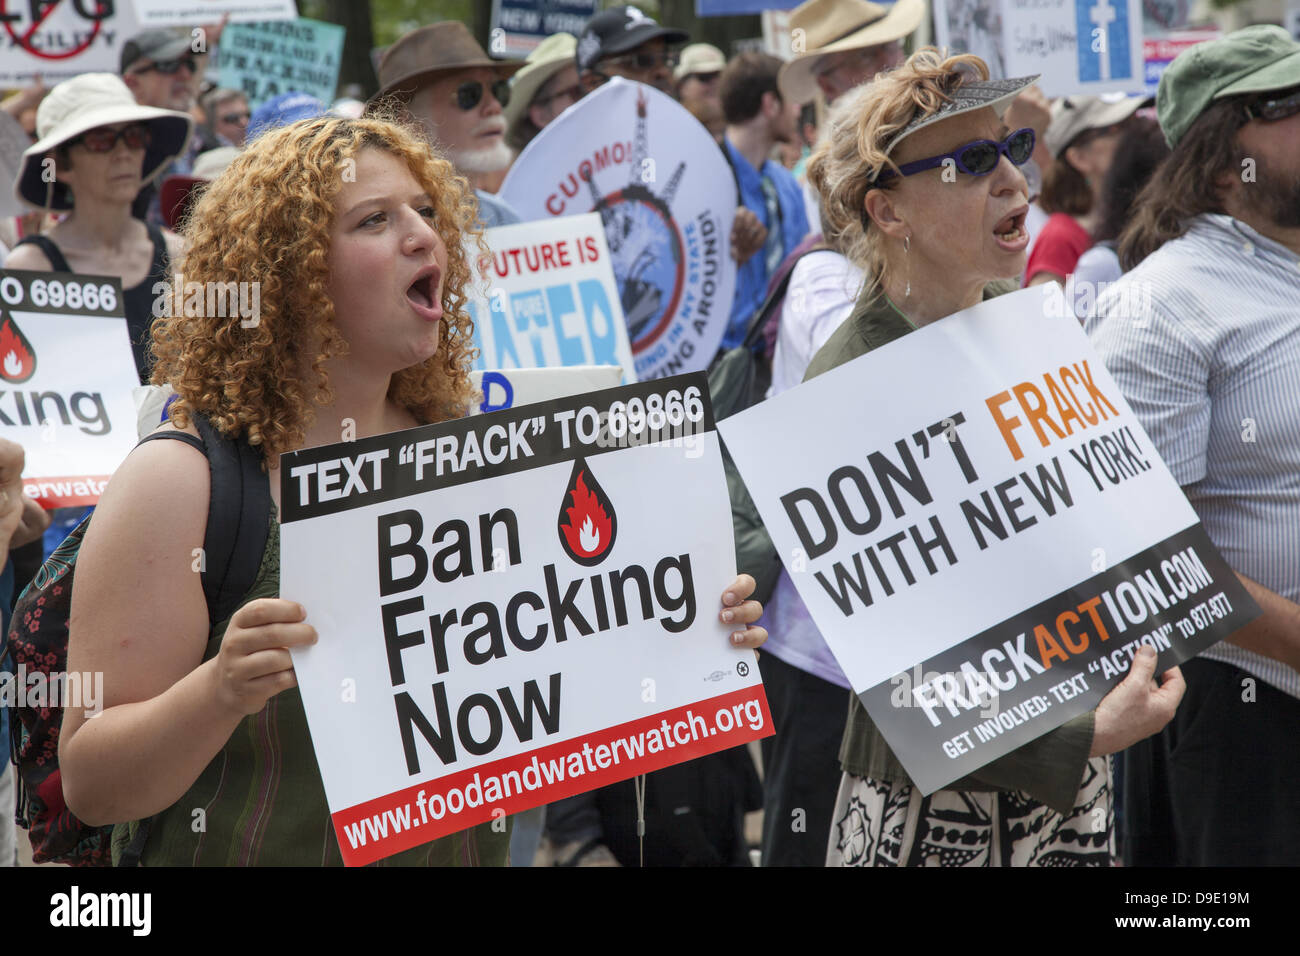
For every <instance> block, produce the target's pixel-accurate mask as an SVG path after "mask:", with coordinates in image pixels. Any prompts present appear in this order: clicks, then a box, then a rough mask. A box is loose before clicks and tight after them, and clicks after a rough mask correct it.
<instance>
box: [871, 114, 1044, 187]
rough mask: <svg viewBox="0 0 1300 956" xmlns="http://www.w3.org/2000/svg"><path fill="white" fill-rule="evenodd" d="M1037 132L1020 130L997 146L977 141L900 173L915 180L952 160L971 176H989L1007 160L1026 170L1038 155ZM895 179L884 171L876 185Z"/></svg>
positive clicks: (910, 165) (909, 165) (901, 168)
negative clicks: (1036, 148)
mask: <svg viewBox="0 0 1300 956" xmlns="http://www.w3.org/2000/svg"><path fill="white" fill-rule="evenodd" d="M1035 142H1036V139H1035V137H1034V131H1033V130H1032V129H1030V128H1029V127H1025V128H1024V129H1018V130H1016V131H1015V132H1014V133H1010V134H1008V136H1007V138H1006V139H1004V140H1002V142H1000V143H999V142H995V141H994V140H991V139H977V140H975V142H973V143H966V144H965V145H963V146H958V147H957V148H956V149H954V150H953V151H952V152H951V153H944V154H943V155H942V156H931V157H930V158H929V159H918V160H917V161H916V162H914V163H905V164H903V165H902V166H899V167H898V173H899V175H902V176H911V175H913V174H915V173H921V172H924V171H925V170H927V169H934V168H935V167H936V166H942V165H943V164H944V163H945V162H947V161H948V160H950V159H951V160H952V161H953V163H955V164H956V166H957V168H958V169H959V170H961V171H962V172H963V173H966V174H967V175H969V176H987V175H988V174H989V173H991V172H993V170H994V169H996V168H997V165H998V160H999V159H1000V158H1001V157H1002V156H1005V157H1006V158H1007V159H1009V160H1011V162H1013V163H1015V164H1016V165H1017V166H1023V165H1024V164H1025V163H1027V162H1029V157H1030V156H1032V155H1033V153H1034V143H1035ZM893 175H894V171H893V170H892V169H885V170H882V171H881V173H880V175H879V176H877V177H876V178H875V180H874V182H873V185H875V184H876V183H881V182H884V181H885V180H886V179H889V178H890V177H891V176H893Z"/></svg>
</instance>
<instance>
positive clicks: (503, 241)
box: [469, 213, 637, 382]
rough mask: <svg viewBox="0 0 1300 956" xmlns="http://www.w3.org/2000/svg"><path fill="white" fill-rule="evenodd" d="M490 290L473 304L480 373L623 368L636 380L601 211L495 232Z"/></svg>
mask: <svg viewBox="0 0 1300 956" xmlns="http://www.w3.org/2000/svg"><path fill="white" fill-rule="evenodd" d="M484 238H485V240H486V241H487V244H488V248H489V249H490V250H491V251H492V255H491V258H490V261H489V264H488V266H487V268H486V269H484V275H485V276H486V278H487V285H486V286H485V287H484V288H483V289H481V291H482V292H484V293H485V295H484V296H482V297H481V298H474V299H471V300H470V302H469V309H470V317H471V318H472V319H473V320H474V344H475V345H477V346H478V348H479V355H478V359H477V360H476V362H475V368H480V369H481V368H490V369H508V368H545V367H548V366H556V365H621V366H622V367H623V370H624V372H625V374H626V375H627V381H628V382H635V381H636V380H637V375H636V367H635V365H633V362H632V349H631V346H630V345H629V344H628V340H627V327H626V325H624V322H623V306H622V304H621V303H620V302H619V292H618V286H617V285H616V284H615V282H614V273H613V270H612V269H611V267H610V258H609V249H608V248H607V247H606V245H605V232H604V230H603V229H602V228H601V222H600V217H599V216H597V215H596V214H595V213H591V214H589V215H585V216H568V217H565V218H563V219H543V220H540V221H538V222H526V223H522V224H521V225H516V226H499V227H497V228H496V229H489V230H487V233H486V234H485V236H484Z"/></svg>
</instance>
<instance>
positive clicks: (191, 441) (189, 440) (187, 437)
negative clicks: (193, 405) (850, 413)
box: [135, 431, 208, 458]
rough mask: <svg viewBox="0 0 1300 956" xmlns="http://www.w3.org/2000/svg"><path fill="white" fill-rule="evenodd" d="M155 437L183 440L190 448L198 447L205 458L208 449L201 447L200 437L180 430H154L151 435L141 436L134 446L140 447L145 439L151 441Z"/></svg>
mask: <svg viewBox="0 0 1300 956" xmlns="http://www.w3.org/2000/svg"><path fill="white" fill-rule="evenodd" d="M157 438H172V439H175V440H176V441H183V442H185V444H187V445H189V446H190V447H192V448H197V449H198V450H199V451H200V452H201V453H202V454H203V456H204V457H205V458H206V457H207V454H208V450H207V449H206V448H204V447H203V441H202V439H199V438H195V437H194V436H193V435H191V434H190V433H189V432H181V431H175V432H154V433H153V434H151V435H145V436H144V437H143V438H141V439H140V441H139V442H137V443H136V446H135V447H136V448H139V447H140V446H141V445H143V444H144V443H145V442H147V441H153V440H155V439H157Z"/></svg>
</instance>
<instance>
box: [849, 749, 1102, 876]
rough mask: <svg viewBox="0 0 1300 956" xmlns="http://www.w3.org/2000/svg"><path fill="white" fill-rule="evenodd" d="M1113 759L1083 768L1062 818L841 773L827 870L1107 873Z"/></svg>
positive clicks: (995, 794) (1016, 798)
mask: <svg viewBox="0 0 1300 956" xmlns="http://www.w3.org/2000/svg"><path fill="white" fill-rule="evenodd" d="M1112 795H1113V791H1112V786H1111V771H1110V760H1109V758H1107V757H1095V758H1093V759H1091V760H1089V761H1088V764H1087V767H1086V768H1085V770H1084V774H1083V786H1082V787H1081V788H1080V789H1079V795H1078V797H1077V798H1076V799H1075V805H1074V809H1073V810H1072V811H1070V813H1069V814H1068V815H1065V816H1062V815H1061V814H1059V813H1057V812H1056V811H1055V810H1051V809H1049V808H1048V807H1046V806H1044V805H1043V804H1041V803H1039V802H1038V801H1036V800H1034V799H1033V798H1031V797H1030V796H1029V795H1028V794H1026V793H1022V792H1012V791H991V792H984V793H978V792H970V791H959V790H940V791H938V792H936V793H932V794H931V795H930V796H928V797H924V796H922V795H921V793H920V791H919V790H917V789H916V787H915V786H914V785H913V784H911V783H908V782H892V783H891V782H888V781H881V780H871V779H869V778H866V777H855V776H853V775H852V774H847V773H846V774H845V775H844V776H843V778H842V779H841V781H840V789H839V795H838V796H837V797H836V800H835V811H834V815H833V816H832V818H831V819H832V820H833V821H834V825H833V826H832V827H831V835H830V845H829V847H828V848H827V857H826V865H827V866H1111V865H1112V862H1113V857H1114V850H1115V847H1114V813H1113V810H1112V805H1111V801H1112Z"/></svg>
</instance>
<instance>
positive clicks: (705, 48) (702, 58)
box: [673, 43, 727, 83]
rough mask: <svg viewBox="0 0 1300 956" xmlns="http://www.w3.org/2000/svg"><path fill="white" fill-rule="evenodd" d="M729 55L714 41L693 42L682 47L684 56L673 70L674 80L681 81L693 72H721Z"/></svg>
mask: <svg viewBox="0 0 1300 956" xmlns="http://www.w3.org/2000/svg"><path fill="white" fill-rule="evenodd" d="M726 65H727V57H726V55H725V54H723V52H722V51H721V50H719V49H718V48H717V47H716V46H714V45H713V44H712V43H692V44H691V45H690V46H688V47H683V48H682V58H681V60H680V61H679V62H678V64H677V69H675V70H673V82H675V83H680V82H681V81H682V80H684V79H686V77H688V76H690V75H691V74H692V73H721V72H722V70H723V68H724V67H726Z"/></svg>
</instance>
